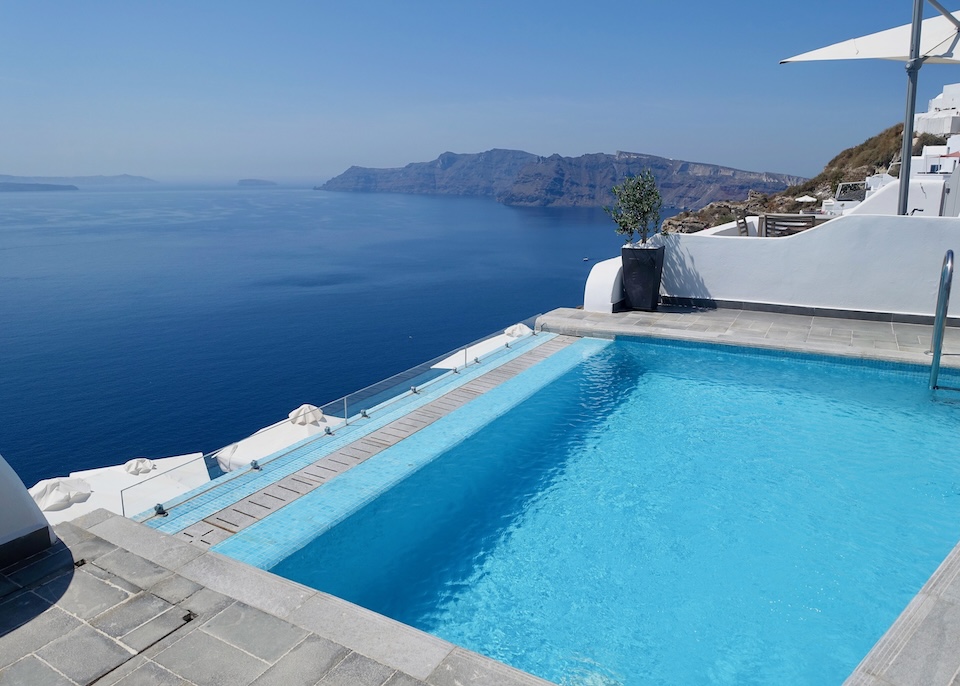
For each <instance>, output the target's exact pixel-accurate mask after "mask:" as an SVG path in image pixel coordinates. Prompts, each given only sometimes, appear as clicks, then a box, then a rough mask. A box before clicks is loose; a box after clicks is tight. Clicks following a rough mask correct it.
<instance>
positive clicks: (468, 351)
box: [120, 315, 540, 521]
mask: <svg viewBox="0 0 960 686" xmlns="http://www.w3.org/2000/svg"><path fill="white" fill-rule="evenodd" d="M539 316H540V315H534V316H533V317H529V318H527V319H525V320H523V321H522V322H519V323H520V324H522V325H524V326H526V327H528V328H529V329H530V330H531V334H528V335H536V334H537V331H536V327H535V325H536V320H537V318H538V317H539ZM505 331H506V330H505ZM525 338H526V336H520V337H513V336H508V335H507V334H506V333H505V332H496V333H493V334H490V335H489V336H485V337H483V338H481V339H478V340H476V341H473V342H472V343H470V344H468V345H465V346H461V347H459V348H457V349H455V350H452V351H450V352H448V353H445V354H443V355H439V356H437V357H435V358H433V359H431V360H428V361H427V362H423V363H421V364H418V365H417V366H415V367H411V368H410V369H407V370H406V371H403V372H400V373H399V374H394V375H393V376H391V377H389V378H386V379H384V380H383V381H378V382H377V383H374V384H371V385H370V386H367V387H366V388H362V389H360V390H359V391H355V392H353V393H350V394H348V395H345V396H343V397H342V398H339V399H337V400H334V401H332V402H328V403H326V404H325V405H320V406H319V410H320V412H322V419H321V418H320V413H319V412H313V413H312V414H311V413H310V411H309V410H308V411H307V412H308V417H307V419H313V420H315V421H307V422H304V423H303V424H298V423H295V422H294V420H292V419H290V418H286V417H285V418H284V419H282V420H280V421H278V422H276V423H274V424H271V425H270V426H267V427H265V428H263V429H260V430H259V431H257V432H256V433H254V434H252V435H251V436H248V437H246V438H243V439H241V440H239V441H237V442H236V443H231V444H230V445H228V446H224V447H222V448H218V449H217V450H213V451H211V452H208V453H205V454H204V455H203V456H202V457H198V458H197V459H195V460H191V461H189V462H185V463H183V464H181V465H178V466H177V467H174V468H173V469H169V470H167V471H165V472H161V473H158V474H154V475H152V476H150V477H149V478H147V479H144V480H143V481H141V482H140V483H137V484H135V485H133V486H129V487H127V488H125V489H123V490H122V491H121V492H120V502H121V508H122V514H123V516H125V517H134V518H136V519H138V520H141V521H142V520H144V519H149V518H150V517H152V516H157V515H164V514H166V513H169V512H170V511H171V510H172V509H174V508H176V507H178V506H181V505H184V504H186V503H188V502H190V501H192V500H194V499H195V498H197V497H199V496H201V495H203V494H205V493H208V492H209V491H210V490H211V489H213V488H216V487H217V486H219V485H221V484H224V483H227V482H229V481H231V480H233V479H235V478H237V477H240V476H242V475H244V474H248V473H250V472H251V471H256V470H259V469H262V468H263V467H264V466H265V465H267V464H270V463H271V462H274V461H275V460H279V459H282V458H283V457H285V456H287V455H289V454H290V453H291V452H293V451H294V450H299V449H301V448H303V447H304V446H307V445H312V444H315V443H317V442H320V441H324V440H330V439H331V437H333V436H335V435H336V434H337V433H338V432H339V431H340V430H341V429H344V428H346V427H348V426H350V425H352V424H356V423H357V422H360V421H369V420H371V419H374V418H376V417H378V416H382V415H383V414H384V413H386V412H388V411H390V410H391V409H393V408H395V407H396V406H397V404H398V403H399V402H401V401H403V400H404V399H408V398H410V397H411V396H413V395H416V394H419V393H421V392H423V391H425V390H429V389H431V388H432V387H434V385H436V384H439V383H441V382H442V381H444V380H448V379H450V377H452V376H453V375H454V374H459V373H461V372H462V371H463V370H465V369H467V368H468V367H471V366H473V365H478V364H482V363H483V362H484V361H485V360H487V359H488V358H490V357H492V356H495V355H497V354H498V353H500V352H502V351H504V350H505V349H506V348H509V347H510V346H511V345H512V344H513V343H515V342H519V341H522V340H524V339H525Z"/></svg>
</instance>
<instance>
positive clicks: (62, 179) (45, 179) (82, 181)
mask: <svg viewBox="0 0 960 686" xmlns="http://www.w3.org/2000/svg"><path fill="white" fill-rule="evenodd" d="M0 183H21V184H23V183H26V184H53V185H68V186H143V185H147V184H154V183H156V181H154V180H153V179H148V178H147V177H145V176H131V175H130V174H118V175H117V176H10V175H9V174H0Z"/></svg>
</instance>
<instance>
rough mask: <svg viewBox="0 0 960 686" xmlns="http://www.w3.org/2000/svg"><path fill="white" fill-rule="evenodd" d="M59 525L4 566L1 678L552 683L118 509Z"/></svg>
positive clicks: (206, 685) (60, 685)
mask: <svg viewBox="0 0 960 686" xmlns="http://www.w3.org/2000/svg"><path fill="white" fill-rule="evenodd" d="M56 531H57V533H58V535H59V536H60V538H61V541H60V542H59V543H57V544H56V545H55V546H53V547H52V548H51V549H50V550H48V551H45V552H43V553H40V554H38V555H35V556H34V557H32V558H30V559H28V560H25V561H22V562H21V563H18V564H16V565H13V566H11V567H8V568H6V569H3V570H0V582H2V583H0V686H7V685H13V684H17V685H18V686H20V685H23V684H30V685H33V684H36V685H38V686H40V685H46V684H50V685H51V686H77V685H86V684H97V685H98V686H161V685H163V686H246V685H248V684H255V685H256V686H281V685H282V686H315V685H316V684H323V685H324V686H333V685H339V684H343V685H347V684H349V685H350V686H363V685H369V686H382V685H384V684H389V685H390V686H418V685H419V686H426V685H432V686H441V685H446V684H466V683H471V684H498V685H499V684H502V685H503V686H535V685H536V684H546V683H547V682H544V681H542V680H540V679H537V678H535V677H532V676H530V675H528V674H524V673H522V672H519V671H517V670H514V669H511V668H510V667H507V666H505V665H502V664H500V663H498V662H494V661H493V660H490V659H488V658H485V657H482V656H480V655H476V654H474V653H470V652H468V651H466V650H463V649H461V648H457V647H456V646H454V645H452V644H449V643H447V642H445V641H442V640H440V639H438V638H436V637H434V636H430V635H429V634H425V633H423V632H420V631H417V630H416V629H413V628H411V627H408V626H405V625H403V624H399V623H398V622H394V621H393V620H390V619H387V618H386V617H383V616H381V615H377V614H375V613H373V612H369V611H368V610H364V609H362V608H359V607H357V606H355V605H351V604H350V603H347V602H345V601H342V600H340V599H338V598H334V597H332V596H328V595H327V594H325V593H320V592H318V591H314V590H312V589H309V588H306V587H304V586H301V585H299V584H296V583H293V582H291V581H287V580H285V579H281V578H280V577H276V576H274V575H272V574H269V573H267V572H263V571H261V570H258V569H254V568H253V567H249V566H248V565H245V564H243V563H241V562H237V561H236V560H231V559H229V558H226V557H223V556H221V555H218V554H217V553H213V552H209V551H204V550H202V549H200V548H197V547H196V546H193V545H191V544H189V543H186V542H182V541H179V540H178V539H176V538H174V537H172V536H168V535H167V534H163V533H160V532H158V531H155V530H154V529H150V528H148V527H146V526H144V525H142V524H138V523H136V522H133V521H131V520H128V519H124V518H122V517H119V516H115V515H111V514H110V513H108V512H106V511H105V510H98V511H97V512H93V513H91V514H89V515H86V516H84V517H81V518H79V519H77V520H74V521H73V522H69V523H64V524H60V525H58V526H57V527H56ZM80 550H83V551H86V554H85V555H84V556H83V557H80V556H79V554H78V552H79V551H80Z"/></svg>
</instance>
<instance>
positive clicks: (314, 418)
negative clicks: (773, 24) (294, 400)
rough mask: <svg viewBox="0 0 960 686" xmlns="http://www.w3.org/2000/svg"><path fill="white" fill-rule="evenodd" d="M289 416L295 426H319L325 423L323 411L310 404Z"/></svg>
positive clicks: (305, 404)
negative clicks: (320, 423)
mask: <svg viewBox="0 0 960 686" xmlns="http://www.w3.org/2000/svg"><path fill="white" fill-rule="evenodd" d="M287 416H288V417H289V418H290V421H291V422H292V423H293V424H300V425H305V424H318V423H319V422H322V421H325V420H324V418H323V410H321V409H320V408H319V407H317V406H316V405H310V404H309V403H304V404H303V405H301V406H300V407H298V408H297V409H295V410H293V411H292V412H291V413H290V414H288V415H287Z"/></svg>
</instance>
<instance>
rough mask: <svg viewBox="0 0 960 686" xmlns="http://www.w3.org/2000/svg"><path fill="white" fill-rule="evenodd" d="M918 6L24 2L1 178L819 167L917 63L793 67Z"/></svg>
mask: <svg viewBox="0 0 960 686" xmlns="http://www.w3.org/2000/svg"><path fill="white" fill-rule="evenodd" d="M943 1H944V4H945V5H946V6H947V8H948V9H949V10H951V11H954V10H957V9H960V0H943ZM911 11H912V2H911V1H910V0H887V1H886V2H883V3H877V2H866V1H861V0H805V1H804V2H802V3H782V2H775V1H773V0H768V1H763V2H762V1H760V0H743V1H739V2H738V1H737V0H732V1H730V2H717V1H716V0H709V1H701V0H688V1H687V2H676V1H674V2H656V3H655V2H649V1H646V0H633V1H632V2H628V1H621V0H591V2H585V1H583V0H580V1H579V2H574V1H572V0H552V1H551V2H543V1H541V0H511V1H509V2H505V1H503V2H502V1H500V0H484V1H483V2H470V3H466V2H459V1H458V0H443V1H434V0H406V1H404V2H401V1H399V0H349V1H347V0H340V1H338V2H329V1H327V0H312V1H309V2H284V1H283V0H276V1H275V2H270V3H267V2H262V1H259V2H247V1H245V0H232V1H231V2H214V1H210V2H178V1H176V0H168V1H166V2H163V3H146V2H133V1H130V0H124V1H123V2H100V1H97V0H89V1H86V2H82V3H66V2H47V1H46V0H3V2H0V174H14V175H24V176H60V175H88V174H124V173H126V174H137V175H143V176H148V177H150V178H154V179H156V180H160V181H169V182H178V181H218V180H236V179H239V178H249V177H253V178H265V179H271V180H276V181H281V182H283V181H290V182H305V183H311V182H313V183H319V182H322V181H324V180H326V179H327V178H330V177H332V176H335V175H337V174H339V173H341V172H342V171H344V170H345V169H347V168H348V167H349V166H351V165H360V166H368V167H398V166H403V165H404V164H407V163H409V162H417V161H426V160H432V159H434V158H436V157H437V156H438V155H439V154H440V153H442V152H445V151H452V152H461V153H467V152H480V151H483V150H488V149H490V148H511V149H520V150H526V151H528V152H532V153H536V154H539V155H550V154H553V153H559V154H561V155H570V156H576V155H581V154H585V153H594V152H608V153H612V152H615V151H617V150H624V151H630V152H642V153H650V154H654V155H661V156H664V157H671V158H676V159H684V160H689V161H696V162H707V163H713V164H722V165H726V166H731V167H736V168H739V169H747V170H752V171H772V172H782V173H789V174H796V175H801V176H813V175H814V174H816V173H818V172H819V171H820V170H821V169H822V168H823V165H824V164H825V163H826V162H827V161H828V160H829V159H830V158H831V157H833V156H834V155H835V154H836V153H837V152H839V151H840V150H842V149H844V148H846V147H849V146H851V145H855V144H857V143H860V142H862V141H863V140H865V139H867V138H869V137H870V136H872V135H874V134H876V133H878V132H880V131H881V130H883V129H884V128H886V127H888V126H891V125H893V124H895V123H897V122H899V121H902V120H903V115H904V98H905V93H906V75H905V71H904V68H903V64H901V63H897V62H886V61H867V60H863V61H851V62H822V63H820V62H818V63H800V64H788V65H780V64H778V62H779V61H780V60H781V59H784V58H786V57H790V56H792V55H795V54H799V53H802V52H806V51H808V50H812V49H815V48H818V47H821V46H824V45H828V44H830V43H834V42H837V41H841V40H846V39H848V38H853V37H855V36H860V35H864V34H867V33H872V32H875V31H880V30H883V29H887V28H891V27H893V26H898V25H900V24H906V23H909V21H910V17H911ZM934 13H935V10H933V9H932V8H927V10H926V16H932V15H933V14H934ZM954 82H960V67H957V66H942V65H927V66H925V67H924V68H923V69H922V70H921V72H920V88H919V95H918V103H919V108H920V109H921V110H925V109H926V102H927V101H928V100H929V99H931V98H933V97H935V96H936V95H937V94H938V93H939V92H940V90H941V89H942V87H943V85H944V84H947V83H954Z"/></svg>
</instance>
